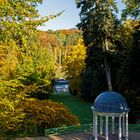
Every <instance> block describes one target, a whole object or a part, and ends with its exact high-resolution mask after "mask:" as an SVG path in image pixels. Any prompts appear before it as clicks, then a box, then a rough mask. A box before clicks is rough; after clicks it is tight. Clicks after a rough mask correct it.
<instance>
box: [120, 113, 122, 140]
mask: <svg viewBox="0 0 140 140" xmlns="http://www.w3.org/2000/svg"><path fill="white" fill-rule="evenodd" d="M119 140H122V126H121V115H120V116H119Z"/></svg>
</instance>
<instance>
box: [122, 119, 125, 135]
mask: <svg viewBox="0 0 140 140" xmlns="http://www.w3.org/2000/svg"><path fill="white" fill-rule="evenodd" d="M122 123H123V126H122V129H123V131H122V132H123V137H125V116H123V117H122Z"/></svg>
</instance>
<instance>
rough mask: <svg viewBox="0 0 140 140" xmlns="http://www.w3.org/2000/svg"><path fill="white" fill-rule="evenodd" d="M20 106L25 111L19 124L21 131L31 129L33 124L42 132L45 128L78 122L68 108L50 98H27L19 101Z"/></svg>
mask: <svg viewBox="0 0 140 140" xmlns="http://www.w3.org/2000/svg"><path fill="white" fill-rule="evenodd" d="M21 108H23V111H24V113H25V118H24V121H23V122H22V124H21V125H20V126H21V129H23V131H25V130H26V131H27V130H28V131H33V129H34V128H33V126H35V127H36V130H37V132H40V131H42V132H44V129H45V128H52V127H60V126H64V125H66V126H68V125H77V124H79V120H78V118H77V117H76V116H75V115H73V114H72V113H71V112H70V111H69V110H68V108H66V107H65V106H64V105H63V104H60V103H57V102H52V101H50V100H38V99H28V100H26V101H24V102H22V103H21Z"/></svg>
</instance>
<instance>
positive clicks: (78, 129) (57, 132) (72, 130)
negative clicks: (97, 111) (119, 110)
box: [45, 123, 140, 136]
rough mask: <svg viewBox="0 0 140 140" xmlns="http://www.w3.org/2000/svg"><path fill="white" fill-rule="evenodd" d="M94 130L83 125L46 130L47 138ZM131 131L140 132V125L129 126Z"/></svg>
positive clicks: (116, 127)
mask: <svg viewBox="0 0 140 140" xmlns="http://www.w3.org/2000/svg"><path fill="white" fill-rule="evenodd" d="M92 129H93V124H83V125H78V126H75V125H73V126H63V127H57V128H49V129H45V136H48V135H61V134H70V133H79V132H88V131H92ZM109 129H110V130H111V124H110V123H109ZM115 129H118V125H115ZM129 131H132V132H140V124H129Z"/></svg>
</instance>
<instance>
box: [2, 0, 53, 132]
mask: <svg viewBox="0 0 140 140" xmlns="http://www.w3.org/2000/svg"><path fill="white" fill-rule="evenodd" d="M41 2H42V1H41V0H34V1H32V0H25V1H22V0H19V1H14V0H7V1H5V3H3V4H4V6H3V4H1V5H0V11H1V12H0V32H1V34H0V104H1V109H0V110H1V111H0V120H1V121H0V129H1V130H3V131H7V130H13V129H14V128H16V127H17V126H18V124H19V123H21V122H22V121H23V118H24V112H23V110H22V109H21V108H19V107H18V106H19V104H20V103H21V101H22V100H24V99H25V98H26V96H27V95H29V94H30V93H32V92H35V90H38V88H39V87H40V86H43V85H48V84H50V83H51V77H52V75H53V68H54V65H53V60H52V59H51V52H49V51H48V50H47V49H46V48H42V47H41V46H40V45H39V41H38V38H37V37H38V31H37V29H36V27H37V26H38V25H41V24H42V23H44V22H46V21H48V20H49V19H50V18H52V17H55V16H51V17H44V18H39V14H38V11H37V10H36V6H37V5H38V4H40V3H41ZM40 93H41V92H40Z"/></svg>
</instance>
